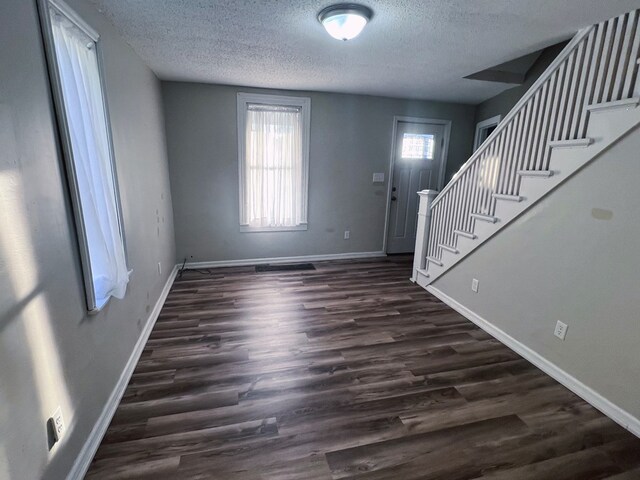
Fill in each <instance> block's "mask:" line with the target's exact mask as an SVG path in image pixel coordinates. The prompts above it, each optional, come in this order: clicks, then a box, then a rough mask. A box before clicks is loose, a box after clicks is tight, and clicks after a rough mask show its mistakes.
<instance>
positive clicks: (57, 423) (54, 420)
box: [49, 407, 64, 442]
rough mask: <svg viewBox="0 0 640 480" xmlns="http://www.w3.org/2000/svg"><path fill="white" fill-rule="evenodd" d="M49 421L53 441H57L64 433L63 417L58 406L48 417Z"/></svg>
mask: <svg viewBox="0 0 640 480" xmlns="http://www.w3.org/2000/svg"><path fill="white" fill-rule="evenodd" d="M49 422H50V423H51V427H52V429H53V436H54V438H55V441H56V442H58V441H60V439H61V438H62V435H63V434H64V419H63V418H62V409H61V408H60V407H58V408H56V411H55V412H53V415H52V416H51V418H50V419H49Z"/></svg>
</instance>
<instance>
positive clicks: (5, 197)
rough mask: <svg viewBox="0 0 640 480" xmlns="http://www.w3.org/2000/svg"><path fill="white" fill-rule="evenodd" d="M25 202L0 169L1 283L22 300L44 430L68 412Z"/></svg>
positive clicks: (15, 182)
mask: <svg viewBox="0 0 640 480" xmlns="http://www.w3.org/2000/svg"><path fill="white" fill-rule="evenodd" d="M0 123H1V122H0ZM0 126H1V124H0ZM3 143H4V142H3ZM25 205H26V204H25V200H24V196H23V193H22V184H21V179H20V176H19V171H18V170H5V171H0V212H2V217H1V220H2V228H1V229H0V266H1V270H3V276H7V277H8V278H9V281H10V285H7V287H5V288H8V289H9V290H10V291H13V294H14V301H13V304H14V305H16V304H17V305H20V304H21V303H24V306H23V308H22V309H21V311H20V312H19V313H17V314H16V315H19V316H20V317H21V319H22V326H23V328H24V331H25V334H26V338H27V342H28V348H29V353H30V356H31V369H32V372H33V375H34V380H35V382H36V385H35V388H36V391H37V392H38V397H39V404H40V409H41V411H40V415H41V418H42V425H43V431H44V426H45V424H46V421H47V419H48V418H49V417H50V416H51V414H52V413H53V412H54V410H55V409H56V408H57V406H58V405H59V406H60V407H61V408H62V415H63V417H64V419H65V423H66V424H67V425H70V424H71V420H72V417H73V412H72V410H71V402H70V399H69V392H68V391H67V388H66V383H65V378H64V374H63V371H62V368H61V365H60V358H59V356H58V351H57V346H56V342H55V335H54V333H53V330H52V328H51V322H52V321H53V319H52V318H51V316H50V313H49V310H48V307H47V302H46V299H45V297H44V296H43V294H42V293H40V292H39V291H38V289H39V286H38V281H39V278H38V273H39V272H38V266H37V264H36V260H35V257H34V254H33V243H32V239H31V235H30V231H29V226H28V224H27V213H26V211H25ZM63 440H64V439H63ZM55 451H56V449H53V450H52V451H51V454H53V453H54V452H55ZM0 473H1V472H0ZM0 478H6V477H2V476H1V475H0Z"/></svg>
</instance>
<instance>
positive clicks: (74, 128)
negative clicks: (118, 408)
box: [45, 0, 130, 311]
mask: <svg viewBox="0 0 640 480" xmlns="http://www.w3.org/2000/svg"><path fill="white" fill-rule="evenodd" d="M45 15H46V17H47V20H48V23H47V25H46V26H45V37H46V38H47V40H48V42H47V47H48V54H49V60H50V68H51V70H52V81H53V89H54V97H55V99H56V108H57V114H58V119H59V125H60V133H61V138H62V142H63V150H64V154H65V161H66V170H67V176H68V180H69V186H70V191H71V200H72V204H73V207H74V214H75V222H76V230H77V233H78V239H79V245H80V257H81V261H82V267H83V274H84V283H85V291H86V297H87V306H88V309H89V310H90V311H97V310H100V309H101V308H102V307H103V306H104V305H105V304H106V303H107V301H108V300H109V298H110V297H117V298H123V297H124V295H125V291H126V287H127V283H128V281H129V273H130V272H129V271H128V269H127V265H126V255H125V247H124V237H123V231H122V225H121V214H120V205H119V198H118V189H117V180H116V175H115V168H114V163H113V157H112V145H111V132H110V130H109V122H108V116H107V109H106V103H105V99H104V92H103V84H102V79H101V76H100V68H99V61H98V51H97V50H98V47H99V43H98V41H99V36H98V34H97V33H96V32H95V31H94V30H93V29H91V27H90V26H88V25H87V24H85V23H84V22H83V21H82V19H80V18H79V17H78V16H77V15H76V14H75V13H74V12H73V11H72V10H71V9H70V8H69V7H68V6H67V5H66V4H64V3H62V2H60V1H58V0H55V1H53V0H49V1H47V2H46V14H45Z"/></svg>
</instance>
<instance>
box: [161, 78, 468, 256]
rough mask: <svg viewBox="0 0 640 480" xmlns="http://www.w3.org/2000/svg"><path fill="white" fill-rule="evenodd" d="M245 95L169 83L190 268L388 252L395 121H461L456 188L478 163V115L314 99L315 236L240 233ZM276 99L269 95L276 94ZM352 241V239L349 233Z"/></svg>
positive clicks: (180, 249)
mask: <svg viewBox="0 0 640 480" xmlns="http://www.w3.org/2000/svg"><path fill="white" fill-rule="evenodd" d="M239 91H245V92H262V93H264V92H265V91H264V90H256V89H250V88H242V87H229V86H215V85H205V84H194V83H178V82H163V83H162V92H163V99H164V108H165V119H166V131H167V146H168V152H169V167H170V172H171V188H172V196H173V207H174V212H175V222H176V223H175V226H176V246H177V253H178V259H179V260H180V261H182V259H183V258H185V257H186V258H187V259H188V260H189V261H213V260H235V259H243V258H260V257H262V258H265V257H282V256H296V255H317V254H334V253H346V252H373V251H380V250H382V242H383V234H384V217H385V207H386V191H387V185H386V183H385V185H374V184H372V182H371V180H372V179H371V176H372V174H373V172H385V180H388V178H389V172H388V166H389V156H390V150H391V136H392V127H393V117H394V115H405V116H414V117H427V118H439V119H449V120H452V122H453V124H452V131H451V142H450V147H449V160H448V165H447V179H448V178H450V177H451V175H452V174H453V173H454V172H455V171H457V169H458V168H459V167H460V165H462V163H464V162H465V161H466V160H467V158H468V157H469V155H470V154H471V147H472V140H473V129H474V107H473V106H468V105H460V104H446V103H436V102H425V101H409V100H399V99H391V98H380V97H370V96H359V95H339V94H326V93H310V92H271V93H281V94H286V95H302V96H309V97H311V143H310V159H309V163H310V173H309V229H308V230H307V231H304V232H284V233H276V232H269V233H240V231H239V225H238V153H237V150H238V148H237V127H236V94H237V93H238V92H239ZM267 93H269V92H267ZM347 229H349V230H351V239H350V240H344V239H343V233H344V230H347Z"/></svg>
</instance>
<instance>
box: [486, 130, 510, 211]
mask: <svg viewBox="0 0 640 480" xmlns="http://www.w3.org/2000/svg"><path fill="white" fill-rule="evenodd" d="M507 130H508V128H506V129H504V130H502V132H500V135H499V136H498V138H497V139H496V141H497V142H498V153H497V154H496V160H497V161H496V163H497V169H496V183H495V188H494V193H502V183H503V180H504V175H503V174H504V169H505V164H506V163H507V162H506V159H505V158H504V150H505V144H506V137H507ZM490 212H491V213H490V215H494V214H495V212H496V199H495V198H493V197H491V209H490Z"/></svg>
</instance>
